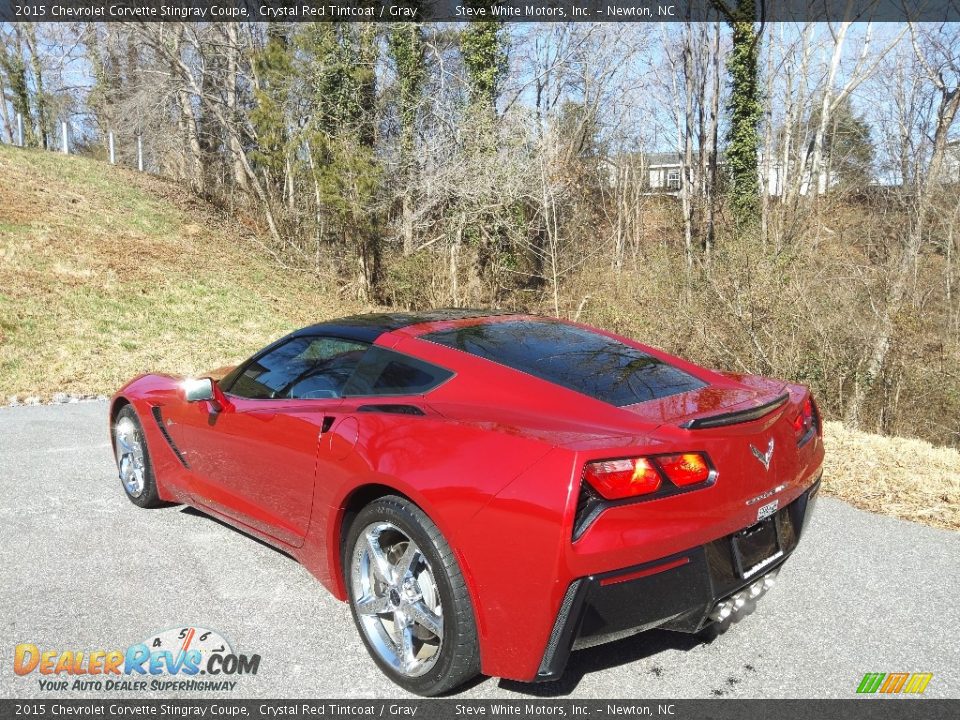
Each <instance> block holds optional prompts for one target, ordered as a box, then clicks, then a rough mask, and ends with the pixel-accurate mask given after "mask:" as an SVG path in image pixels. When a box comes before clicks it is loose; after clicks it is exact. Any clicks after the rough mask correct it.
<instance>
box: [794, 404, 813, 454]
mask: <svg viewBox="0 0 960 720" xmlns="http://www.w3.org/2000/svg"><path fill="white" fill-rule="evenodd" d="M815 430H819V423H818V421H817V411H816V408H815V407H814V405H813V398H812V397H810V396H809V395H807V399H806V400H804V401H803V405H802V406H801V408H800V412H799V413H797V416H796V417H795V418H794V419H793V432H794V433H795V434H796V436H797V444H799V445H803V444H804V443H805V442H807V440H809V439H810V438H811V437H813V433H814V431H815Z"/></svg>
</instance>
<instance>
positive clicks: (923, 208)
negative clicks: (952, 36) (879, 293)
mask: <svg viewBox="0 0 960 720" xmlns="http://www.w3.org/2000/svg"><path fill="white" fill-rule="evenodd" d="M941 83H942V81H941ZM958 106H960V87H958V88H954V89H953V90H948V89H947V88H945V87H943V86H942V85H941V98H940V106H939V108H938V110H937V128H936V132H935V134H934V141H933V151H932V152H931V155H930V165H929V167H928V168H927V172H926V173H925V176H921V173H919V172H918V173H917V182H916V185H915V188H916V200H915V205H914V214H913V217H912V218H911V223H910V231H909V233H908V235H907V241H906V244H905V245H904V247H903V249H902V251H901V254H900V260H899V262H898V264H897V267H896V270H895V275H894V278H893V281H892V282H891V283H890V287H889V289H888V291H887V295H886V303H885V305H884V308H883V311H882V313H881V316H880V320H879V322H878V323H877V327H876V330H875V332H874V337H873V341H872V342H871V344H870V353H869V355H868V357H867V365H866V368H865V370H864V373H863V377H862V379H858V382H857V383H856V385H855V386H854V390H853V395H852V396H851V398H850V401H849V403H848V405H847V408H846V412H845V415H844V420H845V421H846V422H847V423H848V424H849V425H850V426H851V427H853V428H858V427H860V422H861V416H862V413H863V405H864V402H865V400H866V397H867V393H868V392H869V391H870V388H871V387H872V386H873V384H874V383H875V382H876V380H877V379H878V378H879V377H880V374H881V373H882V372H883V370H884V367H885V366H886V363H887V357H888V355H889V353H890V347H891V345H892V343H893V342H894V340H895V339H896V337H895V334H896V318H897V316H898V315H899V314H900V312H901V310H903V306H904V303H905V300H906V297H907V287H908V283H909V280H910V277H911V276H912V275H913V273H914V271H915V268H916V266H917V262H918V261H919V258H920V249H921V247H922V244H923V231H924V224H925V220H926V216H927V213H928V212H929V210H930V199H931V194H932V192H933V188H934V187H936V186H938V185H939V184H940V183H941V181H942V173H943V159H944V157H945V155H946V149H947V139H948V135H949V132H950V126H951V125H952V124H953V121H954V118H955V117H956V115H957V109H958Z"/></svg>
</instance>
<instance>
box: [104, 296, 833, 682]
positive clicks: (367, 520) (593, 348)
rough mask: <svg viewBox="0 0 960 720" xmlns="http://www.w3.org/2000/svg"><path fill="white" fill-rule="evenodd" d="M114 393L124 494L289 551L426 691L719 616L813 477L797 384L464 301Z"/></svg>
mask: <svg viewBox="0 0 960 720" xmlns="http://www.w3.org/2000/svg"><path fill="white" fill-rule="evenodd" d="M225 372H226V374H222V373H221V374H220V375H217V378H218V379H214V378H212V377H207V378H202V379H183V378H177V377H171V376H167V375H144V376H142V377H139V378H137V379H135V380H133V381H132V382H130V383H129V384H127V385H126V386H125V387H124V388H123V389H122V390H120V391H119V392H118V393H117V394H116V396H115V397H114V398H113V401H112V406H111V410H110V420H111V428H112V436H113V445H114V449H115V452H116V459H117V464H118V466H119V471H120V480H121V482H122V485H123V488H124V490H125V491H126V493H127V495H128V497H129V498H130V500H131V501H132V502H133V503H134V504H136V505H139V506H141V507H153V506H157V505H160V504H163V503H166V502H176V503H186V504H189V505H193V506H195V507H197V508H199V509H201V510H202V511H203V512H205V513H208V514H210V515H212V516H215V517H217V518H221V519H223V520H225V521H226V522H228V523H231V524H232V525H234V526H236V527H237V528H240V529H242V530H243V531H245V532H247V533H249V534H252V535H254V536H256V537H259V538H261V539H263V540H265V541H266V542H268V543H271V544H273V545H275V546H276V547H278V548H281V549H282V550H284V551H285V552H287V553H289V554H290V555H293V556H294V557H296V558H297V559H298V560H299V561H300V562H302V563H303V564H304V565H305V566H306V567H307V568H308V569H309V570H310V571H311V572H312V573H313V574H315V575H316V576H317V578H319V580H320V582H322V583H323V585H325V586H326V587H327V589H329V590H330V592H332V593H333V594H334V595H335V596H336V597H337V598H339V599H341V600H347V601H349V603H350V607H351V609H352V611H353V617H354V621H355V622H356V625H357V628H358V630H359V633H360V637H361V638H362V639H363V642H364V643H365V645H366V647H367V649H368V650H369V652H370V655H371V656H372V657H373V659H374V661H375V662H376V663H377V665H379V666H380V668H381V669H382V670H383V672H384V673H385V674H386V675H387V676H389V677H390V678H391V679H392V680H394V681H395V682H396V683H398V684H399V685H401V686H403V687H404V688H406V689H408V690H410V691H412V692H415V693H419V694H422V695H435V694H438V693H442V692H445V691H447V690H450V689H451V688H454V687H456V686H457V685H459V684H461V683H463V682H464V681H466V680H467V679H469V678H470V677H472V676H475V675H476V674H478V673H481V672H482V673H485V674H487V675H496V676H501V677H505V678H511V679H515V680H521V681H537V680H551V679H556V678H558V677H559V676H560V675H561V674H562V673H563V670H564V666H565V665H566V663H567V659H568V657H569V655H570V653H571V651H572V650H575V649H577V648H580V647H587V646H590V645H594V644H597V643H601V642H604V641H607V640H611V639H614V638H619V637H623V636H626V635H629V634H631V633H636V632H640V631H643V630H647V629H650V628H666V629H670V630H676V631H680V632H687V633H695V632H699V631H701V630H704V629H705V628H707V626H710V625H711V624H713V623H727V622H730V621H731V620H732V619H733V618H734V617H735V616H736V615H737V614H738V613H739V612H741V609H742V608H743V606H744V605H745V604H746V605H752V601H753V600H754V599H756V598H757V597H758V596H759V595H761V594H763V592H764V591H765V590H766V589H767V588H768V587H769V586H770V585H771V584H772V583H773V578H774V575H775V574H776V573H777V572H778V571H779V569H780V566H781V565H782V564H783V562H784V561H785V560H786V558H787V557H788V556H789V555H790V553H791V552H792V551H793V550H794V548H795V547H796V545H797V542H798V541H799V539H800V535H801V533H802V532H803V528H804V526H805V522H806V520H807V519H808V517H809V515H810V511H811V507H812V501H813V499H814V497H815V495H816V494H817V491H818V490H819V486H820V476H821V465H822V462H823V443H822V439H821V433H820V419H819V414H818V411H817V407H816V405H815V404H814V402H813V399H812V398H811V396H810V393H809V392H808V391H807V389H806V388H805V387H803V386H800V385H794V384H790V383H786V382H782V381H778V380H770V379H766V378H761V377H757V376H753V375H738V374H731V373H724V372H716V371H713V370H707V369H705V368H702V367H699V366H697V365H693V364H691V363H689V362H686V361H684V360H681V359H679V358H676V357H672V356H670V355H668V354H666V353H663V352H661V351H659V350H656V349H654V348H651V347H647V346H645V345H642V344H640V343H638V342H634V341H633V340H629V339H627V338H624V337H619V336H617V335H614V334H612V333H609V332H605V331H603V330H597V329H594V328H590V327H587V326H584V325H579V324H575V323H570V322H564V321H560V320H553V319H546V318H541V317H536V316H531V315H517V314H489V313H481V312H468V311H463V310H456V311H453V310H450V311H434V312H428V313H422V314H409V313H406V314H405V313H397V314H381V315H362V316H356V317H350V318H344V319H341V320H334V321H330V322H324V323H320V324H318V325H313V326H311V327H307V328H304V329H302V330H298V331H296V332H294V333H292V334H290V335H288V336H286V337H284V338H282V339H280V340H277V341H276V342H274V343H273V344H271V345H269V346H268V347H266V348H264V349H263V350H261V351H260V352H258V353H256V354H255V355H254V356H253V357H251V358H250V359H249V360H246V361H245V362H243V363H241V364H240V365H237V366H236V367H235V368H233V369H229V370H228V371H225Z"/></svg>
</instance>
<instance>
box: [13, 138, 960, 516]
mask: <svg viewBox="0 0 960 720" xmlns="http://www.w3.org/2000/svg"><path fill="white" fill-rule="evenodd" d="M361 310H363V308H360V307H357V306H351V305H350V304H348V303H343V302H342V301H339V300H337V294H336V293H335V292H329V291H328V290H327V288H324V287H323V286H322V284H321V283H319V282H318V281H317V280H316V279H314V278H311V277H309V276H306V275H303V274H298V273H295V272H292V271H287V270H282V269H278V268H277V267H276V265H274V264H273V262H272V260H271V259H270V257H269V256H268V255H266V254H265V253H264V252H263V251H262V249H261V247H260V245H259V244H258V243H257V240H256V237H255V235H254V234H253V233H252V232H251V231H249V230H247V229H246V228H244V227H242V226H241V225H239V224H238V223H237V221H236V220H235V219H233V218H231V217H229V216H228V215H227V214H225V213H222V212H219V211H217V209H216V208H213V207H211V206H210V205H207V204H205V203H203V202H202V201H200V200H198V199H197V198H196V197H194V196H192V195H191V194H190V193H188V192H185V191H183V190H182V189H179V188H177V187H176V186H175V185H174V184H172V183H168V182H165V181H162V180H158V179H156V178H153V177H150V176H147V175H143V174H140V173H135V172H132V171H128V170H122V169H119V168H113V167H110V166H108V165H106V164H104V163H101V162H95V161H91V160H85V159H83V158H76V157H69V158H65V157H63V156H62V155H58V154H55V153H44V152H38V151H23V150H18V149H14V148H10V147H6V146H0V404H2V403H3V401H4V400H6V398H7V397H8V396H10V395H20V396H21V398H22V397H23V396H25V395H39V396H41V397H50V396H51V395H53V394H54V393H57V392H68V393H91V394H96V393H111V392H113V391H114V390H115V389H116V388H118V387H119V386H120V385H121V384H122V383H123V382H124V381H126V380H127V379H129V378H130V377H132V376H134V375H136V374H137V373H141V372H146V371H150V370H161V371H170V372H174V373H183V374H188V373H195V372H200V371H202V370H205V369H210V368H214V367H217V366H219V365H223V364H226V363H231V362H234V361H236V360H239V359H242V358H243V357H245V356H246V355H248V354H249V353H250V352H251V351H253V350H255V349H257V348H258V347H261V346H262V345H263V344H264V343H265V342H266V341H268V340H270V339H271V338H275V337H278V336H279V335H281V334H283V333H285V332H287V331H288V330H291V329H293V328H295V327H299V326H302V325H304V324H307V323H309V322H313V321H316V320H320V319H324V318H328V317H336V316H338V315H343V314H346V313H349V312H358V311H361ZM826 443H827V461H826V467H825V479H824V489H825V492H826V493H828V494H832V495H835V496H837V497H841V498H843V499H845V500H847V501H849V502H851V503H853V504H854V505H857V506H858V507H862V508H864V509H867V510H872V511H875V512H882V513H885V514H889V515H894V516H897V517H902V518H905V519H909V520H915V521H919V522H923V523H926V524H930V525H935V526H939V527H948V528H960V472H958V468H960V452H957V451H956V450H953V449H949V448H936V447H933V446H931V445H930V444H929V443H926V442H923V441H920V440H909V439H903V438H884V437H879V436H876V435H868V434H865V433H856V432H852V431H850V430H847V429H845V428H844V427H843V426H842V425H840V424H839V423H827V426H826Z"/></svg>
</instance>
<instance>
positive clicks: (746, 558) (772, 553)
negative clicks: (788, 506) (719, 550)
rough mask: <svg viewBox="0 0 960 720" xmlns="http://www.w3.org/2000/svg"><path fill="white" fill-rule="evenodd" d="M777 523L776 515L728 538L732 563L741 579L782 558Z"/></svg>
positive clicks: (751, 575)
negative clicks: (731, 550)
mask: <svg viewBox="0 0 960 720" xmlns="http://www.w3.org/2000/svg"><path fill="white" fill-rule="evenodd" d="M777 521H778V517H777V516H776V515H774V516H773V517H768V518H765V519H764V520H761V521H760V522H758V523H756V524H755V525H751V526H750V527H748V528H746V529H744V530H741V531H740V532H737V533H734V534H733V536H732V537H731V538H730V543H731V546H732V549H733V562H734V565H735V567H736V570H737V574H738V575H739V576H740V577H742V578H743V579H747V578H750V577H753V576H754V575H756V574H757V573H759V572H760V571H761V570H763V569H764V568H766V567H768V566H769V565H771V564H772V563H774V562H776V561H777V560H779V559H780V558H781V557H783V547H782V546H781V545H780V532H779V530H780V528H779V527H778V525H779V523H778V522H777Z"/></svg>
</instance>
